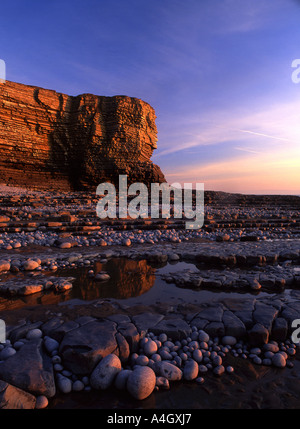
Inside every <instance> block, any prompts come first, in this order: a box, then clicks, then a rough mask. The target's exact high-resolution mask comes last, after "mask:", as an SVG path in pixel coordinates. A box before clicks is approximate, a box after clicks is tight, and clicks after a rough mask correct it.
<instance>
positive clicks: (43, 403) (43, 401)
mask: <svg viewBox="0 0 300 429" xmlns="http://www.w3.org/2000/svg"><path fill="white" fill-rule="evenodd" d="M48 403H49V401H48V398H47V397H46V396H44V395H40V396H37V397H36V404H35V408H36V409H37V410H42V409H43V408H46V407H47V406H48Z"/></svg>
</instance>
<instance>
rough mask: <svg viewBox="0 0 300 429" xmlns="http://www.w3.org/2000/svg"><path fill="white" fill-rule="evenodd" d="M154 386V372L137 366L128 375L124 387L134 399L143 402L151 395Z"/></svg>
mask: <svg viewBox="0 0 300 429" xmlns="http://www.w3.org/2000/svg"><path fill="white" fill-rule="evenodd" d="M155 384H156V376H155V372H154V371H153V370H152V369H151V368H149V367H147V366H138V367H136V368H135V369H134V370H133V371H132V372H131V373H130V374H129V376H128V379H127V384H126V386H127V390H128V392H129V393H130V394H131V395H132V396H133V397H134V398H135V399H138V400H143V399H146V398H147V397H149V396H150V395H151V393H152V392H153V390H154V388H155Z"/></svg>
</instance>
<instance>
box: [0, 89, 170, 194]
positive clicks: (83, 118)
mask: <svg viewBox="0 0 300 429" xmlns="http://www.w3.org/2000/svg"><path fill="white" fill-rule="evenodd" d="M155 118H156V116H155V112H154V109H153V108H152V107H151V106H150V105H149V104H148V103H146V102H144V101H142V100H139V99H137V98H132V97H127V96H114V97H105V96H96V95H93V94H82V95H78V96H69V95H66V94H62V93H57V92H56V91H53V90H48V89H43V88H39V87H36V86H28V85H23V84H19V83H14V82H9V81H6V82H5V83H4V84H2V85H0V182H3V183H6V184H18V185H26V186H30V187H37V188H44V189H62V190H68V189H82V188H85V187H90V186H94V187H95V186H97V185H98V184H99V183H101V182H104V181H110V182H115V183H118V180H119V174H127V175H128V181H129V182H143V183H150V182H163V181H165V179H164V176H163V174H162V172H161V170H160V169H159V167H158V166H156V165H155V164H153V163H152V162H151V161H150V158H151V156H152V152H153V150H154V149H155V148H156V147H157V146H156V144H157V143H156V142H157V129H156V125H155Z"/></svg>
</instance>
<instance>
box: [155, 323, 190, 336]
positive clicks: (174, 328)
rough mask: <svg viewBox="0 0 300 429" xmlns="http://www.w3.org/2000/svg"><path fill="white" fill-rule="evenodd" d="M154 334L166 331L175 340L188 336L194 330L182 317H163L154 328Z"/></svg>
mask: <svg viewBox="0 0 300 429" xmlns="http://www.w3.org/2000/svg"><path fill="white" fill-rule="evenodd" d="M152 332H153V333H154V334H159V333H161V332H164V333H165V334H166V335H167V336H168V337H170V338H172V339H173V340H180V339H182V338H186V337H187V336H189V335H190V334H191V332H192V330H191V327H190V326H189V324H188V323H187V322H186V321H185V320H182V319H180V318H172V319H162V320H161V321H160V322H159V323H158V324H157V325H155V326H154V327H153V328H152Z"/></svg>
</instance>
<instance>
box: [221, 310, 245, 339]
mask: <svg viewBox="0 0 300 429" xmlns="http://www.w3.org/2000/svg"><path fill="white" fill-rule="evenodd" d="M222 321H223V324H224V328H225V335H226V336H228V337H230V336H232V337H236V338H242V337H243V336H244V335H245V334H246V332H247V330H246V327H245V324H244V323H243V322H242V321H241V319H240V318H239V317H237V316H236V315H235V314H234V313H233V312H232V311H230V310H225V311H224V313H223V319H222Z"/></svg>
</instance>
